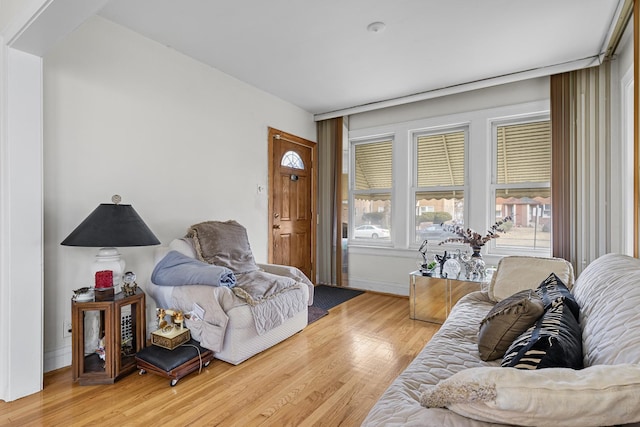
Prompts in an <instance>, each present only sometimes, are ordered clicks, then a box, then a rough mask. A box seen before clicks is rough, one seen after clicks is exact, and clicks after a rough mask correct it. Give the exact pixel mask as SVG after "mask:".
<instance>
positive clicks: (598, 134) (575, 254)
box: [551, 61, 611, 274]
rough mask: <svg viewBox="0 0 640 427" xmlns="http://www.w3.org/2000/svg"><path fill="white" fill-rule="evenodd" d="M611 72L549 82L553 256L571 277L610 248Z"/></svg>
mask: <svg viewBox="0 0 640 427" xmlns="http://www.w3.org/2000/svg"><path fill="white" fill-rule="evenodd" d="M610 70H611V67H610V62H609V61H605V63H604V64H603V65H601V66H598V67H592V68H588V69H584V70H578V71H572V72H569V73H563V74H558V75H555V76H552V77H551V125H552V154H551V155H552V161H551V165H552V166H551V188H552V191H551V192H552V195H551V197H552V206H553V207H552V210H553V212H552V218H553V242H552V248H553V256H555V257H559V258H564V259H566V260H568V261H570V262H571V263H572V264H573V266H574V268H575V272H576V274H579V273H580V272H581V271H582V270H583V269H584V267H585V266H586V265H587V264H589V263H590V262H591V261H593V260H594V259H596V258H597V257H598V256H600V255H603V254H605V253H607V252H609V249H610V246H611V244H610V239H609V233H608V229H609V227H610V226H611V224H610V218H611V211H610V203H609V193H610V179H609V177H610V171H609V165H610V135H611V132H610V130H611V120H610V113H609V112H610V99H611V97H610V86H609V77H610V73H611V71H610Z"/></svg>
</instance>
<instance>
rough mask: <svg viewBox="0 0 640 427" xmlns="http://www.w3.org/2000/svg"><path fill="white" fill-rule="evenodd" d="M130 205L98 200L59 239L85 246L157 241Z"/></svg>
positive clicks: (132, 244)
mask: <svg viewBox="0 0 640 427" xmlns="http://www.w3.org/2000/svg"><path fill="white" fill-rule="evenodd" d="M159 244H160V241H159V240H158V238H157V237H156V236H155V235H154V234H153V232H152V231H151V230H150V229H149V227H147V224H145V223H144V221H143V220H142V218H140V215H138V213H137V212H136V211H135V209H133V207H132V206H131V205H120V204H110V203H102V204H100V206H98V207H97V208H96V209H95V210H94V211H93V212H91V214H90V215H89V216H88V217H87V218H86V219H85V220H84V221H82V223H81V224H80V225H79V226H77V227H76V229H75V230H73V231H72V232H71V234H69V236H67V238H66V239H64V240H63V241H62V243H61V245H64V246H83V247H89V248H101V247H114V248H115V247H128V246H152V245H159Z"/></svg>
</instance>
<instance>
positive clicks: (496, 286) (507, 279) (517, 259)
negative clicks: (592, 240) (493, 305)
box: [489, 256, 574, 302]
mask: <svg viewBox="0 0 640 427" xmlns="http://www.w3.org/2000/svg"><path fill="white" fill-rule="evenodd" d="M551 273H555V274H556V275H557V276H558V278H559V279H560V280H562V282H563V283H564V284H565V285H566V286H567V288H569V289H571V288H572V287H573V280H574V278H573V266H572V265H571V264H570V263H569V262H567V261H566V260H564V259H561V258H537V257H528V256H508V257H505V258H502V259H501V260H500V262H499V263H498V268H497V270H496V272H495V273H494V274H493V277H492V278H491V283H490V284H489V298H491V300H493V301H496V302H498V301H502V300H503V299H505V298H507V297H509V296H511V295H513V294H515V293H516V292H519V291H522V290H525V289H535V288H537V287H538V286H539V285H540V283H541V282H543V281H544V280H545V279H546V278H547V277H549V274H551Z"/></svg>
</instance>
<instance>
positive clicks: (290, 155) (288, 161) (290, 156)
mask: <svg viewBox="0 0 640 427" xmlns="http://www.w3.org/2000/svg"><path fill="white" fill-rule="evenodd" d="M280 164H281V165H282V166H285V167H288V168H293V169H302V170H304V162H303V161H302V158H301V157H300V155H299V154H298V153H296V152H295V151H287V152H286V153H284V155H283V156H282V161H280Z"/></svg>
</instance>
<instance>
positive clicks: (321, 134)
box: [317, 117, 343, 286]
mask: <svg viewBox="0 0 640 427" xmlns="http://www.w3.org/2000/svg"><path fill="white" fill-rule="evenodd" d="M342 126H343V120H342V118H341V117H339V118H335V119H329V120H323V121H320V122H318V124H317V128H318V168H319V170H318V215H319V224H318V268H317V271H318V283H324V284H330V285H338V286H340V285H341V284H342V262H341V260H342V244H341V242H342V226H341V219H340V214H341V212H342V210H341V209H342Z"/></svg>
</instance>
